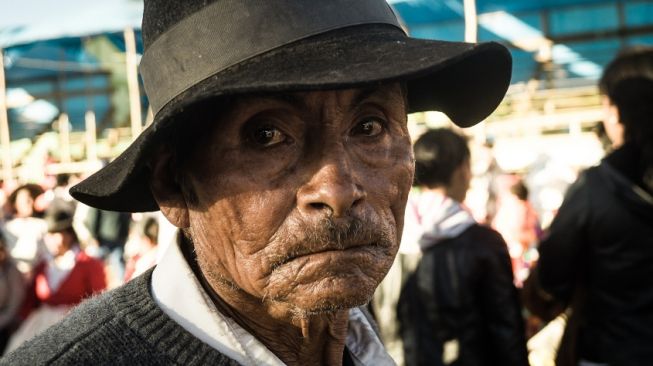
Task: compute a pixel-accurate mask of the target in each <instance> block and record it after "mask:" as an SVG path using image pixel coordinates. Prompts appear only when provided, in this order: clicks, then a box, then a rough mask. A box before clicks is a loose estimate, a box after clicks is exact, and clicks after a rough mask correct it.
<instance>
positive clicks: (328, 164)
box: [297, 156, 366, 217]
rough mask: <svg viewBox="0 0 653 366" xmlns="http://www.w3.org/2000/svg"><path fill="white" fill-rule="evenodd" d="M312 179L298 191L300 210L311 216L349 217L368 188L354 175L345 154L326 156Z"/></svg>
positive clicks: (363, 197)
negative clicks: (364, 188) (344, 156)
mask: <svg viewBox="0 0 653 366" xmlns="http://www.w3.org/2000/svg"><path fill="white" fill-rule="evenodd" d="M325 160H326V161H323V162H322V164H321V165H320V166H319V168H318V169H317V171H316V172H315V173H314V174H313V175H312V176H311V178H310V179H309V181H308V182H307V183H306V184H304V186H302V187H301V188H300V189H299V191H298V193H297V200H298V205H299V209H300V210H301V211H303V213H304V214H308V215H315V214H319V215H324V214H325V213H327V214H331V215H332V216H333V217H344V216H347V215H348V214H349V212H350V210H351V209H353V208H354V207H355V206H356V205H358V204H360V203H361V202H362V201H363V200H364V199H365V196H366V194H365V191H364V190H363V187H362V186H361V185H360V184H358V183H357V182H356V181H355V179H354V178H353V177H352V171H351V169H350V166H349V164H348V162H347V161H346V159H345V158H343V157H342V156H340V157H336V158H332V159H325Z"/></svg>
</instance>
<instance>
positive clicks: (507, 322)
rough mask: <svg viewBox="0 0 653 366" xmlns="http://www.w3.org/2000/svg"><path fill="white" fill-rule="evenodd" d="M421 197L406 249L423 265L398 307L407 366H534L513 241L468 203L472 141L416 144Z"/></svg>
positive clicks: (449, 137)
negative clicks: (479, 219) (414, 248)
mask: <svg viewBox="0 0 653 366" xmlns="http://www.w3.org/2000/svg"><path fill="white" fill-rule="evenodd" d="M414 151H415V182H416V184H417V185H418V186H419V187H420V188H421V192H420V193H419V194H418V195H414V194H413V195H411V196H409V200H408V205H407V207H406V219H405V227H404V239H403V240H402V246H405V245H410V244H411V242H415V243H416V244H415V243H413V245H418V246H419V249H420V250H421V252H422V259H421V261H420V263H419V264H418V266H417V268H416V269H415V271H414V272H413V274H411V275H410V276H409V277H408V279H407V280H406V283H405V285H404V287H403V289H402V292H401V296H400V299H399V304H398V309H397V313H398V318H399V322H400V334H401V335H402V337H403V344H404V360H405V363H406V365H515V366H517V365H527V364H528V361H527V354H526V340H525V335H524V324H523V319H522V317H521V306H520V303H519V299H518V296H517V290H516V288H515V286H514V285H513V275H512V269H511V265H510V257H509V255H508V250H507V247H506V243H505V242H504V241H503V239H502V238H501V235H499V233H497V232H496V231H494V230H492V229H490V228H488V227H485V226H481V225H479V224H478V223H476V221H475V220H474V219H473V217H472V215H471V213H469V211H468V210H467V209H466V208H465V207H464V206H463V205H462V202H463V201H464V200H465V196H466V193H467V190H468V189H469V185H470V181H471V178H472V174H471V169H470V151H469V147H468V146H467V141H466V139H465V138H464V137H462V136H460V135H458V134H457V133H455V132H453V131H451V130H448V129H437V130H431V131H428V132H427V133H425V134H424V135H422V136H421V137H420V138H419V139H418V140H417V142H416V143H415V146H414Z"/></svg>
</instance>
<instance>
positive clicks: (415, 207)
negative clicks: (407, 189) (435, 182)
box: [399, 191, 476, 254]
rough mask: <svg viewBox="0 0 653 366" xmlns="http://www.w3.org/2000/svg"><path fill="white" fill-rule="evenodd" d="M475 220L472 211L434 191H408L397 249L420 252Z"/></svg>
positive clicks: (452, 236) (463, 229) (455, 233)
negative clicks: (401, 233)
mask: <svg viewBox="0 0 653 366" xmlns="http://www.w3.org/2000/svg"><path fill="white" fill-rule="evenodd" d="M475 223H476V221H475V220H474V218H473V217H472V214H471V213H470V212H469V211H467V209H465V207H463V205H462V204H460V203H459V202H456V201H455V200H453V199H451V198H450V197H447V196H445V195H442V194H440V193H438V192H434V191H422V192H417V191H412V192H411V193H410V195H409V196H408V204H407V206H406V215H405V221H404V231H403V237H402V241H401V246H400V248H399V251H400V252H401V253H404V254H414V253H418V252H422V251H424V250H426V249H428V248H430V247H431V246H433V245H435V244H437V243H439V242H441V241H443V240H445V239H450V238H455V237H457V236H458V235H460V234H462V233H463V232H464V231H465V230H467V229H468V228H469V227H470V226H472V225H474V224H475Z"/></svg>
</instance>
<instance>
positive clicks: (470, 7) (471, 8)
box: [463, 0, 487, 144]
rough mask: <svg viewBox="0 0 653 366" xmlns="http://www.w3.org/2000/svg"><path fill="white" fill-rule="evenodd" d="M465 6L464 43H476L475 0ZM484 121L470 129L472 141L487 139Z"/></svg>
mask: <svg viewBox="0 0 653 366" xmlns="http://www.w3.org/2000/svg"><path fill="white" fill-rule="evenodd" d="M463 4H464V6H465V42H474V43H475V42H478V16H477V14H476V0H464V3H463ZM485 130H486V126H485V121H482V122H481V123H479V124H477V125H476V126H474V127H472V131H471V132H472V134H473V135H474V140H476V142H477V143H478V144H482V143H484V142H485V140H486V139H487V132H486V131H485Z"/></svg>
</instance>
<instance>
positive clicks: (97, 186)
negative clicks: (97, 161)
mask: <svg viewBox="0 0 653 366" xmlns="http://www.w3.org/2000/svg"><path fill="white" fill-rule="evenodd" d="M511 70H512V59H511V56H510V53H509V52H508V50H507V49H506V48H505V47H504V46H502V45H500V44H498V43H494V42H489V43H481V44H473V43H462V42H445V41H434V40H422V39H415V38H409V37H406V36H405V35H404V34H403V33H402V32H401V31H399V30H398V29H396V28H394V27H390V26H362V27H350V28H346V29H340V30H336V31H331V32H328V33H325V34H321V35H318V36H314V37H311V38H307V39H304V40H301V41H298V42H296V43H293V44H290V45H287V46H284V47H281V48H278V49H275V50H272V51H270V52H267V53H265V54H262V55H259V56H256V57H254V58H252V59H249V60H247V61H244V62H242V63H240V64H238V65H235V66H233V67H231V68H229V69H227V70H224V71H222V72H219V73H217V74H215V75H213V76H211V77H209V78H207V79H205V80H203V81H201V82H199V83H197V84H195V85H194V86H193V87H191V88H190V89H188V90H186V91H184V92H183V93H181V94H180V95H178V96H177V97H175V98H174V99H173V100H172V101H170V102H169V103H168V104H167V105H166V106H164V107H163V108H162V109H161V111H159V112H158V113H157V115H156V116H155V118H154V122H153V123H152V125H151V126H149V127H148V128H147V129H146V130H145V131H143V133H142V134H141V135H140V136H139V137H138V138H137V139H136V140H135V141H134V142H133V143H132V144H131V145H130V146H129V147H128V148H127V149H126V150H125V151H124V152H123V153H122V154H121V155H119V156H118V157H117V158H116V159H115V160H114V161H113V162H111V163H110V164H108V165H107V166H106V167H104V168H103V169H101V170H100V171H98V172H97V173H95V174H94V175H92V176H90V177H89V178H87V179H86V180H84V181H83V182H81V183H79V184H78V185H76V186H74V187H73V188H71V190H70V192H71V194H72V195H73V197H75V198H76V199H78V200H79V201H81V202H84V203H86V204H88V205H90V206H93V207H97V208H100V209H105V210H112V211H125V212H141V211H155V210H158V205H157V204H156V201H155V200H154V198H153V196H152V193H151V192H150V188H149V172H148V171H147V169H146V167H145V162H146V160H147V158H148V152H149V151H150V149H151V148H152V146H153V142H155V141H158V138H159V137H160V135H161V133H160V132H161V131H162V130H164V129H165V127H167V125H168V124H170V123H171V122H172V121H174V120H175V119H174V118H171V117H172V116H174V115H175V114H177V113H179V112H180V111H183V110H184V109H188V108H189V107H191V106H192V105H193V104H196V103H199V102H202V101H205V100H207V99H210V98H216V97H221V96H227V95H239V94H247V93H263V92H281V91H283V92H293V91H310V90H328V89H343V88H353V87H365V86H371V85H378V84H382V83H386V82H392V81H403V82H405V83H406V85H407V90H408V109H409V112H420V111H429V110H435V111H442V112H443V113H445V114H446V115H447V116H448V117H449V118H450V119H451V120H452V121H453V122H454V123H456V124H457V125H459V126H461V127H468V126H472V125H474V124H476V123H478V122H480V121H481V120H483V119H484V118H486V117H487V116H488V115H489V114H490V113H492V112H493V111H494V109H495V108H496V107H497V106H498V104H499V103H500V102H501V100H502V99H503V97H504V95H505V93H506V91H507V89H508V86H509V85H510V77H511Z"/></svg>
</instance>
